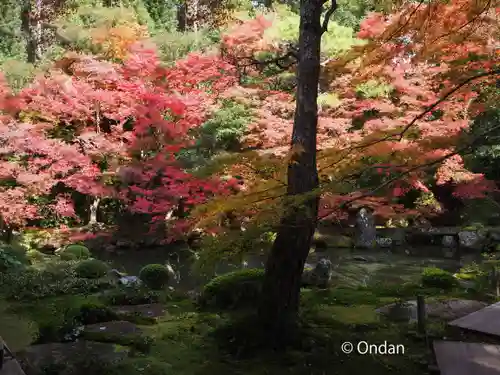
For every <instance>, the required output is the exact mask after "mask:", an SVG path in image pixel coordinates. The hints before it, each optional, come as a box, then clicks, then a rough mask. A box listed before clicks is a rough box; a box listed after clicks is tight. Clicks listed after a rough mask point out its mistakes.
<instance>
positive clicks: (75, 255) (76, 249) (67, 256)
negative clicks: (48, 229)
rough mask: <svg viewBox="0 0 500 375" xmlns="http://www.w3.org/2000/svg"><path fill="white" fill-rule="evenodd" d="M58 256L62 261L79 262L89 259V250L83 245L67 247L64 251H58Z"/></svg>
mask: <svg viewBox="0 0 500 375" xmlns="http://www.w3.org/2000/svg"><path fill="white" fill-rule="evenodd" d="M58 255H59V256H60V257H61V259H63V260H81V259H89V258H90V257H91V255H92V254H91V253H90V250H89V249H87V248H86V247H85V246H83V245H76V244H74V245H68V246H66V247H65V248H64V249H62V250H60V251H58Z"/></svg>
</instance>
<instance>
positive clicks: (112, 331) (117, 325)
mask: <svg viewBox="0 0 500 375" xmlns="http://www.w3.org/2000/svg"><path fill="white" fill-rule="evenodd" d="M83 333H84V334H85V333H102V334H103V335H104V334H109V335H110V336H113V337H116V336H130V335H139V334H141V333H142V330H141V329H140V328H139V327H138V326H137V325H135V324H134V323H130V322H127V321H125V320H118V321H114V322H106V323H97V324H89V325H86V326H85V327H84V329H83Z"/></svg>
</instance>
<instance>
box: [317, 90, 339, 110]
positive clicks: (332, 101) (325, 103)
mask: <svg viewBox="0 0 500 375" xmlns="http://www.w3.org/2000/svg"><path fill="white" fill-rule="evenodd" d="M318 105H319V106H320V107H327V108H335V107H338V106H339V105H340V99H339V97H338V95H337V94H335V93H326V92H324V93H321V94H319V95H318Z"/></svg>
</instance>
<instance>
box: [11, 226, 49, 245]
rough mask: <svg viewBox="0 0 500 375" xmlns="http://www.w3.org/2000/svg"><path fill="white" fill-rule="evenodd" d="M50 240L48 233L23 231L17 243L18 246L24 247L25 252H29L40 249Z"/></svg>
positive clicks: (44, 231)
mask: <svg viewBox="0 0 500 375" xmlns="http://www.w3.org/2000/svg"><path fill="white" fill-rule="evenodd" d="M51 238H52V235H51V233H50V232H48V231H46V230H38V229H36V230H32V229H30V230H25V231H24V232H23V233H22V234H21V237H20V238H19V240H18V242H19V245H21V246H22V247H24V248H25V249H26V250H31V249H36V250H38V249H40V248H41V247H42V246H43V245H44V244H46V243H47V242H48V241H49V240H50V239H51Z"/></svg>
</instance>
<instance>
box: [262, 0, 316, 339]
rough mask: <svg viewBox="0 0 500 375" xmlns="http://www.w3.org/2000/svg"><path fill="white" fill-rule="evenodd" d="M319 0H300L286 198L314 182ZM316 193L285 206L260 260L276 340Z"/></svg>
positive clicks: (265, 320) (295, 304)
mask: <svg viewBox="0 0 500 375" xmlns="http://www.w3.org/2000/svg"><path fill="white" fill-rule="evenodd" d="M324 2H325V1H322V0H302V1H301V19H300V37H299V51H300V55H299V63H298V69H297V79H298V86H297V104H296V109H295V118H294V124H293V133H292V143H291V149H292V150H296V151H298V152H295V155H294V157H293V158H292V161H291V162H290V163H289V164H288V187H287V196H288V198H291V197H295V196H301V195H302V196H303V195H304V194H307V193H311V192H313V191H314V190H315V189H317V188H318V186H319V181H318V170H317V166H316V133H317V124H318V107H317V97H318V80H319V73H320V43H321V35H322V27H321V22H320V21H321V10H322V5H323V4H324ZM318 202H319V196H317V195H316V196H314V197H312V198H310V199H308V200H307V201H306V202H303V203H301V204H300V205H297V204H292V207H290V205H289V206H288V207H286V213H285V214H284V216H283V218H282V220H281V223H280V227H279V228H278V234H277V237H276V240H275V242H274V244H273V247H272V249H271V251H270V254H269V257H268V259H267V263H266V270H265V276H264V284H263V296H262V300H261V304H260V306H259V317H260V319H261V322H262V324H263V325H264V328H265V330H266V332H268V333H269V337H273V338H276V339H277V340H278V341H277V342H275V344H277V345H279V346H280V345H282V344H283V343H284V340H285V339H286V334H287V333H290V331H289V328H291V327H293V325H294V324H295V322H296V321H297V318H298V311H299V297H300V287H301V277H302V272H303V270H304V264H305V261H306V258H307V256H308V254H309V249H310V246H311V242H312V237H313V234H314V231H315V229H316V224H317V216H318Z"/></svg>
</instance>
